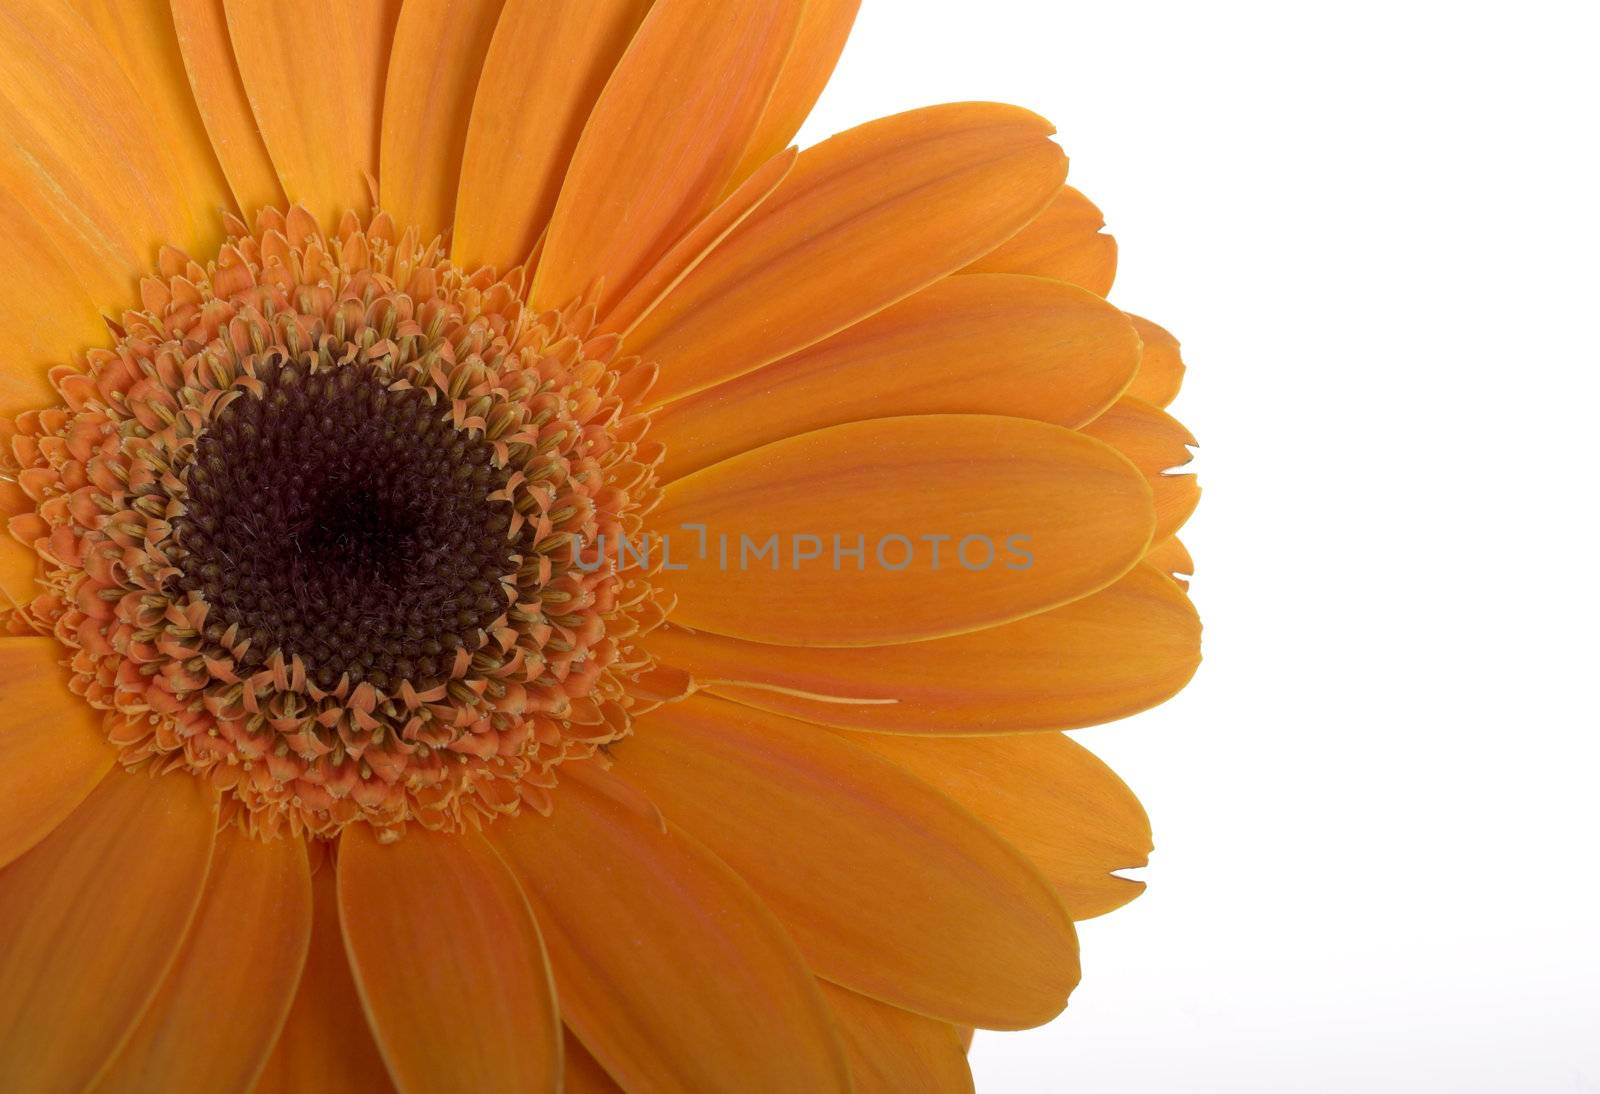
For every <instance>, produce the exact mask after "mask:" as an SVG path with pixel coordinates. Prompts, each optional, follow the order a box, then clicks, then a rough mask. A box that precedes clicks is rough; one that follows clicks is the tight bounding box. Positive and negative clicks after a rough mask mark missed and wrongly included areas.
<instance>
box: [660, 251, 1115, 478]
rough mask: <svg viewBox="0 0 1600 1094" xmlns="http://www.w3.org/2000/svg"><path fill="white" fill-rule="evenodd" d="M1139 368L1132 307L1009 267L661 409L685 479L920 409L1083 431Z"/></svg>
mask: <svg viewBox="0 0 1600 1094" xmlns="http://www.w3.org/2000/svg"><path fill="white" fill-rule="evenodd" d="M1138 368H1139V338H1138V335H1137V334H1136V333H1135V332H1134V329H1133V326H1132V324H1131V323H1129V322H1128V319H1127V317H1126V316H1124V315H1123V314H1122V313H1121V312H1119V311H1118V310H1117V309H1116V308H1113V307H1112V306H1111V305H1109V304H1107V303H1106V302H1105V301H1103V300H1100V299H1099V298H1098V297H1096V296H1094V295H1093V294H1092V293H1089V292H1087V291H1085V290H1083V289H1079V288H1075V287H1073V286H1071V285H1068V284H1065V283H1063V282H1060V281H1051V280H1047V279H1044V278H1037V277H1021V276H1015V275H1008V274H989V275H983V276H977V277H952V278H946V279H945V280H943V281H940V282H938V283H936V284H934V285H932V286H930V287H928V288H927V289H925V290H923V291H922V292H920V293H917V294H916V295H915V296H912V297H910V298H909V299H907V300H905V301H903V302H902V303H899V304H896V305H894V306H893V307H891V308H888V309H886V310H884V311H882V312H879V313H878V314H877V315H875V316H872V317H871V318H869V319H866V320H864V321H863V322H860V323H857V324H856V325H855V326H852V327H850V328H848V329H846V330H844V331H842V332H840V333H839V334H837V335H835V336H834V337H832V338H829V339H828V340H827V341H825V342H822V343H819V344H818V345H815V346H813V347H811V348H810V349H807V350H804V351H802V352H800V353H797V354H795V355H794V356H792V357H788V358H786V359H784V360H782V361H779V362H776V363H774V364H771V365H768V366H766V367H765V368H759V369H756V370H755V371H754V372H750V373H747V374H745V375H744V376H741V377H739V378H738V379H736V380H732V381H730V382H728V383H724V384H718V385H716V386H715V387H711V388H707V389H706V390H705V391H702V392H700V393H699V394H697V395H691V396H689V397H688V398H685V399H680V400H678V401H676V402H673V403H668V404H667V405H666V406H664V407H662V408H661V409H660V410H659V411H657V413H656V415H655V425H654V427H653V429H652V436H653V437H655V439H656V440H659V441H660V442H662V443H663V444H664V445H666V449H667V453H666V460H665V462H664V463H663V464H662V472H663V475H664V477H665V478H666V479H668V480H671V479H675V478H678V477H680V476H682V475H685V474H688V473H689V472H691V471H697V470H699V469H700V468H702V467H705V466H707V465H709V464H712V463H715V462H716V461H718V460H723V459H727V458H728V457H730V456H735V455H738V454H739V453H740V452H744V451H747V450H749V449H752V448H758V447H760V446H761V445H763V444H766V443H768V442H770V441H776V440H781V439H783V438H785V437H792V436H795V435H797V434H800V433H805V432H808V431H810V430H813V429H822V428H824V427H826V426H830V425H841V424H843V423H845V422H854V421H862V420H865V419H869V418H887V417H895V416H900V415H909V414H996V415H1007V416H1010V417H1013V418H1032V419H1035V420H1037V421H1042V422H1052V423H1054V424H1056V425H1064V426H1069V427H1073V428H1076V427H1078V426H1081V425H1083V424H1084V423H1085V422H1088V421H1090V420H1091V419H1093V418H1094V417H1095V416H1097V415H1098V414H1100V413H1101V412H1102V411H1104V410H1105V409H1106V408H1107V407H1108V406H1109V405H1110V404H1111V403H1112V401H1113V400H1114V399H1116V397H1117V395H1118V394H1119V393H1120V392H1121V391H1122V390H1123V388H1125V387H1127V386H1128V383H1129V381H1131V380H1132V379H1133V376H1134V373H1135V372H1137V371H1138Z"/></svg>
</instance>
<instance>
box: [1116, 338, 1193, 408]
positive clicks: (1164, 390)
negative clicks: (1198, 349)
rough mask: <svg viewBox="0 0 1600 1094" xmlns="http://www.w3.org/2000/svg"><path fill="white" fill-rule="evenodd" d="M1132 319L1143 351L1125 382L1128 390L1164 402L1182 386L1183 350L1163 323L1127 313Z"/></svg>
mask: <svg viewBox="0 0 1600 1094" xmlns="http://www.w3.org/2000/svg"><path fill="white" fill-rule="evenodd" d="M1128 318H1129V319H1130V320H1132V321H1133V325H1134V327H1135V329H1137V330H1138V332H1139V337H1140V338H1142V339H1144V355H1143V357H1141V358H1140V361H1139V373H1138V375H1137V376H1135V377H1134V378H1133V383H1131V384H1129V385H1128V392H1127V393H1128V394H1129V395H1131V396H1133V397H1134V398H1135V399H1143V400H1144V401H1145V402H1147V403H1151V404H1153V405H1155V406H1163V407H1164V406H1168V405H1170V404H1171V403H1172V400H1174V399H1176V398H1177V397H1178V390H1179V389H1180V388H1182V387H1183V374H1184V372H1185V367H1184V364H1183V354H1182V353H1181V352H1179V348H1178V340H1177V339H1176V338H1174V337H1173V336H1172V334H1171V332H1169V331H1168V330H1166V329H1165V328H1164V327H1158V326H1156V325H1155V324H1154V323H1152V322H1150V320H1148V319H1141V318H1139V317H1138V316H1137V315H1130V316H1128Z"/></svg>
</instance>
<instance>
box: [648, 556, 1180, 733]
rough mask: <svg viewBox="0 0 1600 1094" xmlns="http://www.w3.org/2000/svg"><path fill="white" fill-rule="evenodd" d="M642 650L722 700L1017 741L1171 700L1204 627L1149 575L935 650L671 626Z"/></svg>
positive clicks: (815, 717) (854, 725) (808, 716)
mask: <svg viewBox="0 0 1600 1094" xmlns="http://www.w3.org/2000/svg"><path fill="white" fill-rule="evenodd" d="M645 644H646V646H647V648H648V649H649V650H650V652H651V653H653V654H654V655H655V656H656V657H657V658H658V659H660V660H661V661H662V662H663V663H665V664H668V665H671V666H673V667H674V668H679V669H683V670H684V671H686V672H688V673H689V674H690V675H691V676H693V677H694V678H695V679H696V680H697V681H699V682H701V683H702V685H703V686H706V687H708V688H710V689H711V690H713V691H715V692H716V693H717V694H719V695H724V696H727V697H729V698H733V699H737V700H738V701H739V702H741V703H744V704H745V705H747V706H756V707H761V708H762V709H764V710H771V711H776V712H778V713H781V714H787V715H789V716H790V717H793V718H801V719H803V720H805V721H808V722H816V723H818V724H820V725H827V726H834V727H836V728H840V729H868V730H877V731H882V732H888V733H911V734H956V735H966V734H974V733H1018V732H1025V731H1031V730H1051V729H1075V728H1079V727H1082V726H1088V725H1096V724H1098V723H1101V722H1109V721H1112V720H1114V719H1117V718H1125V717H1127V716H1128V715H1130V714H1136V713H1138V712H1139V711H1141V710H1147V709H1149V708H1150V707H1153V706H1155V705H1156V704H1158V703H1162V702H1165V701H1166V700H1167V699H1170V698H1171V697H1172V696H1173V695H1176V694H1177V693H1178V692H1179V691H1180V690H1181V689H1182V688H1183V686H1184V684H1186V683H1188V681H1189V678H1190V677H1191V676H1193V675H1194V672H1195V669H1196V668H1197V667H1198V666H1199V664H1200V619H1199V616H1198V615H1196V614H1195V610H1194V605H1192V604H1190V603H1189V598H1188V597H1186V596H1184V595H1183V590H1182V589H1180V588H1179V587H1178V586H1177V585H1176V584H1175V583H1174V582H1173V581H1172V580H1170V579H1169V578H1167V577H1166V576H1165V575H1164V574H1162V573H1160V572H1159V571H1157V570H1156V569H1155V568H1154V567H1151V566H1146V565H1140V566H1136V567H1135V568H1134V569H1133V570H1131V571H1129V573H1128V574H1127V575H1126V576H1124V577H1123V578H1122V579H1121V580H1119V581H1118V582H1117V583H1116V584H1114V585H1112V586H1111V587H1110V588H1109V589H1105V590H1103V591H1101V592H1098V593H1096V594H1095V595H1093V596H1090V597H1085V598H1084V599H1082V600H1078V601H1075V602H1073V603H1071V604H1068V605H1066V606H1065V607H1061V608H1056V609H1054V610H1052V611H1048V612H1042V613H1040V614H1038V615H1032V616H1029V617H1027V618H1026V619H1020V620H1017V621H1016V622H1014V623H1008V624H1005V625H1004V626H1000V627H993V628H989V629H987V630H980V631H973V632H971V633H969V634H962V635H957V636H955V637H952V638H940V639H935V640H933V641H931V642H913V643H907V644H904V645H895V646H875V647H872V648H870V649H819V648H801V647H797V646H772V645H760V644H757V643H754V642H744V641H740V640H739V639H734V638H723V637H720V636H718V635H713V634H705V633H695V632H692V631H688V630H685V629H683V628H681V627H677V626H670V625H669V626H666V627H662V628H660V629H659V630H657V631H654V632H652V633H651V635H650V636H649V638H648V639H647V641H646V643H645ZM741 685H743V686H741Z"/></svg>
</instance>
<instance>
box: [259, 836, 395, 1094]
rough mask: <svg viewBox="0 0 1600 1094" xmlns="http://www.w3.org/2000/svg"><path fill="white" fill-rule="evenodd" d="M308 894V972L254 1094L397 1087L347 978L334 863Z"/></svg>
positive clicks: (331, 1093) (362, 1092) (361, 1093)
mask: <svg viewBox="0 0 1600 1094" xmlns="http://www.w3.org/2000/svg"><path fill="white" fill-rule="evenodd" d="M311 893H312V897H311V906H312V907H311V941H310V947H309V949H308V950H307V953H306V959H305V971H304V972H303V973H302V975H301V977H300V985H299V987H298V989H297V990H296V992H295V996H294V1004H293V1006H291V1007H290V1009H289V1016H288V1019H287V1020H286V1021H285V1022H284V1026H283V1032H282V1033H281V1034H279V1036H278V1043H277V1045H276V1047H274V1048H273V1050H272V1056H271V1058H270V1059H269V1060H268V1061H267V1066H266V1070H265V1071H264V1072H262V1075H261V1081H260V1082H258V1083H257V1084H256V1088H255V1094H304V1092H305V1091H308V1090H314V1091H316V1092H317V1094H382V1092H384V1091H388V1090H392V1089H394V1084H393V1083H391V1082H390V1081H389V1071H388V1069H387V1068H386V1067H384V1064H383V1058H382V1057H381V1056H379V1055H378V1046H377V1043H376V1042H375V1041H373V1039H372V1030H371V1029H370V1028H369V1027H368V1025H367V1017H366V1014H365V1012H364V1011H363V1010H362V1009H361V997H360V995H359V994H358V993H357V992H356V985H355V981H354V980H353V979H351V976H350V959H349V957H348V956H347V955H346V953H345V948H344V937H343V935H342V933H341V931H340V929H339V901H338V896H337V894H336V892H335V890H334V869H333V865H332V864H331V863H326V864H324V865H323V866H322V868H321V869H319V870H317V872H316V873H315V874H313V875H312V878H311Z"/></svg>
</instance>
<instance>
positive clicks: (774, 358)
mask: <svg viewBox="0 0 1600 1094" xmlns="http://www.w3.org/2000/svg"><path fill="white" fill-rule="evenodd" d="M855 8H856V4H855V3H854V2H852V0H809V2H802V0H749V2H743V0H741V2H740V3H738V4H731V3H720V2H712V0H655V2H653V3H651V2H649V0H586V2H584V3H567V2H565V0H559V2H558V0H504V2H503V3H502V2H498V0H484V2H478V0H472V2H468V3H455V2H451V3H447V2H444V0H408V2H407V3H406V4H405V6H404V7H403V8H402V7H401V6H400V5H399V4H398V3H395V2H393V0H351V2H349V3H347V4H340V5H332V6H330V5H316V4H312V3H310V2H309V0H275V2H274V3H271V4H267V3H259V2H256V0H225V2H224V0H172V2H171V4H170V7H169V5H168V4H166V3H161V4H156V5H154V6H151V7H150V10H148V11H146V10H144V8H141V11H140V13H139V17H138V18H137V19H134V20H128V19H126V18H124V17H123V16H125V14H126V13H124V12H120V11H118V10H117V8H116V6H115V5H113V4H111V3H108V2H101V0H86V2H85V3H82V4H79V5H60V4H57V3H55V2H53V0H18V2H16V3H13V4H11V5H9V6H8V8H7V10H6V11H5V12H3V13H0V58H3V59H0V138H4V139H3V140H0V185H3V186H4V187H5V191H6V197H7V201H6V203H5V204H4V205H3V206H0V219H3V220H4V222H5V223H4V225H3V228H4V231H3V233H0V258H3V259H4V262H3V263H0V271H3V273H4V274H5V277H4V282H3V284H0V354H3V359H0V440H3V441H4V444H3V445H0V516H3V517H4V518H5V520H6V525H7V530H8V531H9V533H10V534H9V536H7V537H5V539H4V541H3V546H0V592H3V593H4V596H5V601H4V604H5V608H4V610H3V612H0V625H3V626H4V633H5V634H6V637H3V638H0V939H4V941H3V942H0V1086H4V1087H6V1088H7V1089H11V1088H16V1089H28V1090H76V1089H82V1088H85V1087H94V1088H96V1089H103V1090H123V1089H166V1090H174V1089H175V1090H190V1089H194V1090H208V1091H209V1090H240V1091H245V1090H250V1089H276V1088H279V1087H281V1088H283V1089H308V1088H312V1087H315V1088H317V1089H335V1090H338V1089H349V1090H372V1089H383V1088H387V1087H388V1086H389V1085H390V1084H393V1085H394V1086H395V1087H398V1088H399V1089H402V1090H406V1091H432V1090H456V1089H467V1090H541V1089H543V1090H553V1089H556V1088H558V1087H559V1086H561V1085H562V1084H563V1083H565V1085H566V1087H567V1088H568V1089H590V1088H592V1089H614V1088H617V1087H620V1088H622V1089H629V1090H631V1089H657V1088H661V1089H685V1090H724V1089H725V1090H754V1089H760V1090H777V1089H791V1088H792V1089H796V1090H807V1091H814V1090H827V1089H841V1090H842V1089H849V1088H851V1087H852V1086H853V1087H854V1088H855V1089H858V1090H873V1089H886V1090H887V1089H912V1088H914V1089H945V1088H954V1089H960V1088H962V1087H964V1086H967V1085H970V1077H969V1076H968V1074H967V1070H966V1066H965V1061H964V1044H965V1038H967V1037H970V1033H971V1027H974V1026H983V1027H988V1028H996V1029H1005V1028H1019V1027H1023V1026H1028V1025H1034V1024H1038V1023H1040V1022H1043V1021H1046V1020H1048V1019H1049V1018H1051V1017H1052V1016H1053V1015H1055V1014H1056V1013H1057V1012H1059V1011H1060V1009H1061V1008H1062V1007H1063V1006H1064V1005H1065V1003H1066V999H1067V996H1068V994H1069V993H1070V991H1071V990H1072V988H1073V987H1074V985H1075V984H1076V982H1077V979H1078V957H1077V942H1076V937H1075V934H1074V931H1073V926H1072V921H1073V920H1074V919H1077V918H1084V917H1087V916H1092V915H1098V914H1101V913H1104V912H1107V911H1110V910H1112V909H1113V908H1115V907H1118V906H1120V905H1121V904H1123V903H1125V902H1126V901H1127V900H1129V899H1131V898H1132V897H1133V896H1135V895H1137V893H1138V892H1139V891H1140V889H1141V887H1142V886H1141V885H1140V883H1138V882H1134V881H1130V880H1128V879H1125V878H1122V877H1118V876H1116V875H1115V873H1114V871H1116V870H1118V869H1121V868H1123V867H1128V866H1136V865H1140V864H1142V863H1143V861H1144V858H1145V855H1146V853H1147V852H1148V850H1149V830H1148V825H1147V822H1146V820H1145V817H1144V814H1143V811H1142V810H1141V809H1140V807H1139V805H1138V802H1137V801H1136V800H1135V799H1134V798H1133V797H1132V795H1131V794H1130V793H1129V792H1128V791H1127V789H1126V787H1124V786H1123V785H1122V783H1121V782H1120V781H1119V780H1118V779H1117V778H1116V776H1115V775H1113V774H1112V773H1111V772H1110V771H1109V770H1108V769H1106V768H1105V767H1104V765H1102V764H1100V763H1099V761H1097V760H1096V759H1095V758H1094V757H1093V756H1091V755H1090V754H1089V753H1088V752H1086V751H1085V750H1083V749H1082V748H1080V747H1078V746H1077V745H1075V744H1073V743H1072V742H1070V741H1069V740H1068V739H1067V738H1065V737H1063V736H1062V735H1061V734H1060V733H1059V732H1054V731H1058V730H1061V729H1070V728H1075V727H1079V726H1085V725H1090V724H1094V723H1098V722H1103V721H1107V720H1111V719H1114V718H1118V717H1122V716H1125V715H1128V714H1131V713H1134V712H1136V711H1138V710H1141V709H1144V708H1146V707H1149V706H1151V705H1154V704H1155V703H1158V702H1160V701H1162V700H1164V699H1165V698H1167V697H1169V696H1170V695H1172V694H1173V693H1174V692H1176V691H1177V690H1178V689H1179V688H1181V687H1182V685H1183V684H1184V682H1185V681H1186V680H1187V679H1188V677H1189V675H1190V674H1191V673H1192V672H1193V670H1194V667H1195V665H1196V663H1197V660H1198V636H1199V628H1198V622H1197V620H1196V618H1195V616H1194V612H1193V609H1192V607H1191V606H1190V604H1189V601H1188V599H1187V597H1186V596H1185V593H1184V588H1185V586H1184V585H1183V584H1182V583H1181V582H1180V581H1178V580H1176V579H1175V578H1174V577H1173V575H1174V574H1177V573H1186V572H1187V571H1188V570H1189V569H1190V564H1189V561H1188V556H1187V554H1186V552H1185V551H1184V549H1183V547H1182V545H1181V544H1180V543H1179V542H1178V541H1177V540H1176V539H1175V538H1174V533H1176V532H1177V531H1178V529H1179V527H1180V526H1181V525H1182V523H1183V522H1184V520H1185V519H1186V518H1187V516H1188V515H1189V513H1190V512H1191V511H1192V510H1193V508H1194V504H1195V501H1196V500H1197V491H1196V489H1195V487H1194V484H1193V479H1192V477H1190V476H1187V475H1177V474H1172V473H1171V472H1172V471H1173V469H1175V468H1177V467H1180V466H1181V465H1182V464H1183V463H1185V462H1187V460H1188V458H1189V452H1188V449H1189V446H1190V445H1191V444H1192V443H1193V439H1192V438H1191V437H1190V436H1189V435H1188V433H1187V432H1186V431H1185V430H1184V429H1183V427H1182V426H1180V425H1178V423H1177V422H1176V421H1175V420H1173V419H1172V418H1170V417H1169V416H1168V415H1167V414H1166V413H1165V411H1164V410H1163V409H1162V408H1163V407H1164V406H1165V405H1166V404H1167V403H1168V402H1170V401H1171V399H1172V398H1173V397H1174V396H1175V395H1176V393H1177V389H1178V384H1179V381H1180V380H1181V375H1182V365H1181V362H1180V360H1179V358H1178V354H1177V344H1176V342H1175V341H1174V340H1173V339H1172V338H1171V336H1170V335H1168V334H1167V333H1166V332H1165V331H1162V330H1161V329H1160V328H1159V327H1156V326H1155V325H1154V324H1150V323H1148V322H1147V321H1145V320H1142V319H1138V318H1137V317H1133V316H1129V315H1126V314H1124V313H1123V312H1121V311H1120V310H1119V309H1117V308H1116V307H1114V306H1113V305H1111V304H1109V303H1107V302H1106V300H1105V295H1106V293H1107V292H1108V291H1109V288H1110V283H1111V276H1112V273H1113V271H1114V268H1115V263H1116V248H1115V244H1114V242H1113V241H1112V240H1111V238H1110V237H1109V236H1107V235H1105V234H1103V233H1102V232H1101V231H1100V229H1101V226H1102V222H1101V220H1100V217H1099V214H1098V211H1097V210H1095V208H1094V207H1093V206H1092V205H1091V204H1089V202H1088V201H1087V199H1085V198H1084V197H1083V196H1082V195H1081V194H1079V193H1078V192H1077V191H1076V190H1074V189H1072V188H1070V187H1064V185H1063V178H1064V174H1065V168H1066V164H1065V159H1064V157H1063V156H1062V154H1061V152H1060V150H1059V149H1058V148H1057V146H1056V145H1055V144H1054V143H1053V141H1052V140H1051V139H1050V138H1051V135H1052V132H1053V131H1052V130H1051V128H1050V126H1049V125H1048V123H1046V122H1044V121H1043V120H1041V119H1039V118H1038V117H1036V116H1035V115H1032V114H1030V113H1028V112H1026V111H1022V110H1019V109H1017V108H1013V107H1004V106H998V105H994V104H982V103H969V104H957V105H952V106H945V107H935V108H930V109H927V110H921V111H913V112H911V113H908V114H904V115H900V116H897V117H893V118H888V119H884V120H882V121H879V122H874V123H870V124H868V125H865V126H861V127H859V128H857V129H855V130H851V131H849V132H847V133H843V134H840V135H839V136H837V137H835V138H833V139H831V140H829V141H826V142H824V143H822V144H821V145H818V146H817V147H815V148H812V149H809V150H807V151H804V152H799V153H797V152H796V151H795V150H793V149H790V148H787V145H788V144H789V141H790V139H791V138H792V136H793V134H794V133H795V131H796V130H797V128H798V127H799V125H800V122H801V121H802V120H803V118H804V116H805V114H806V112H807V111H808V110H809V108H810V105H811V103H812V102H813V101H814V100H815V98H816V96H817V94H818V93H819V92H820V90H821V87H822V84H823V82H824V81H825V80H826V78H827V75H828V73H829V72H830V71H831V69H832V67H833V64H834V61H835V59H836V58H837V56H838V54H839V51H840V49H841V48H842V46H843V42H844V38H845V35H846V34H847V33H848V30H849V27H850V24H851V22H852V20H853V17H854V14H855ZM552 58H559V59H560V63H550V59H552ZM218 1015H225V1016H226V1018H225V1020H218Z"/></svg>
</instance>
